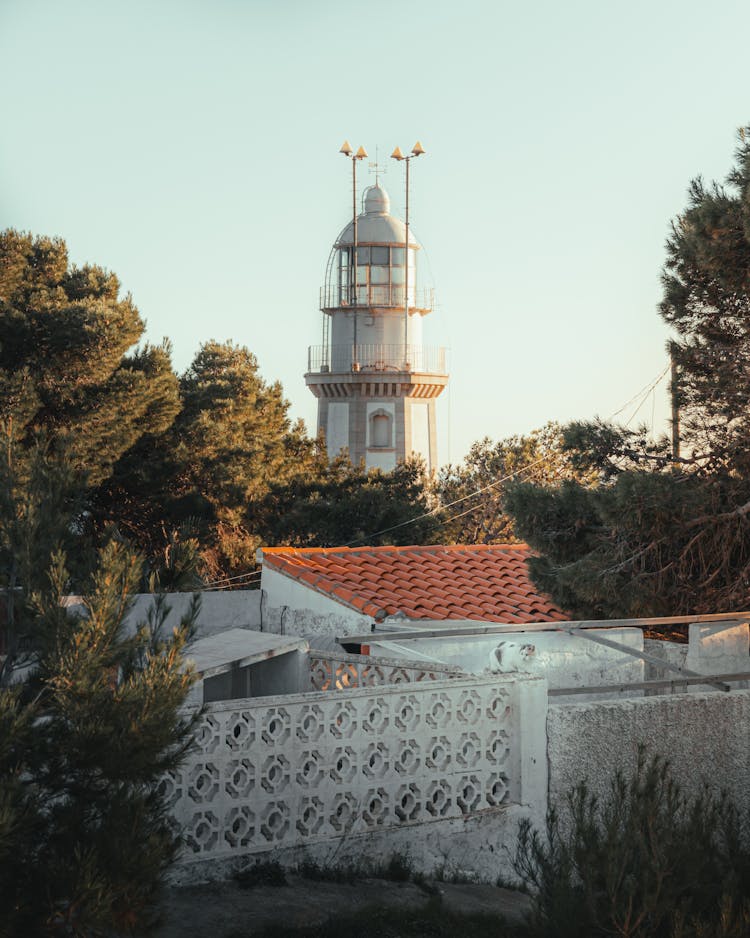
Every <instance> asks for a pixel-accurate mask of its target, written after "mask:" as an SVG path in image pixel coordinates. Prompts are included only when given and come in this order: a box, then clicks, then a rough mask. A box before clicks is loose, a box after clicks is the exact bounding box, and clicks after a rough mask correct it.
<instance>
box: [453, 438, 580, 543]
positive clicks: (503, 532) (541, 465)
mask: <svg viewBox="0 0 750 938" xmlns="http://www.w3.org/2000/svg"><path fill="white" fill-rule="evenodd" d="M591 475H592V473H591V472H590V470H586V469H583V468H581V469H576V468H575V467H574V466H573V464H572V460H571V457H570V454H569V453H568V452H566V451H565V450H564V449H563V447H562V431H561V428H560V427H559V425H558V424H556V423H548V424H546V425H545V426H544V427H542V428H541V429H540V430H534V431H533V432H532V433H530V434H528V436H512V437H509V438H508V439H505V440H500V441H499V442H496V443H494V442H493V441H492V440H490V439H489V437H485V438H484V439H483V440H479V441H478V442H477V443H474V445H473V446H472V447H471V449H470V450H469V452H468V454H467V456H466V458H465V459H464V461H463V463H461V464H460V465H458V466H452V465H448V466H445V467H444V468H443V469H441V470H440V473H439V475H438V479H437V484H436V489H437V496H438V498H439V501H440V503H441V504H442V505H446V506H452V507H449V508H446V510H445V512H444V515H443V516H442V517H443V533H442V534H441V539H442V541H443V543H447V544H512V543H515V542H517V541H518V540H519V538H518V537H517V535H516V532H515V530H514V528H513V519H512V518H511V517H510V516H509V515H508V514H507V513H506V511H505V508H504V505H503V496H504V493H505V487H506V482H510V481H511V480H512V479H515V478H521V479H523V480H525V481H527V482H534V483H535V484H537V485H548V484H554V483H556V482H559V481H560V480H561V479H563V478H574V479H580V480H581V481H582V482H584V483H585V482H587V481H588V480H589V478H590V477H591ZM456 503H457V504H456Z"/></svg>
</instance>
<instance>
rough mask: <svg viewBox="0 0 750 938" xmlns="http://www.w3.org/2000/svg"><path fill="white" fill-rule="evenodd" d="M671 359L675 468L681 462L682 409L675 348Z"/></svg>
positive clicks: (672, 348) (671, 348) (672, 350)
mask: <svg viewBox="0 0 750 938" xmlns="http://www.w3.org/2000/svg"><path fill="white" fill-rule="evenodd" d="M669 357H670V360H671V363H672V380H671V383H670V392H671V395H672V465H673V467H674V468H676V467H677V464H678V463H679V461H680V407H679V403H678V387H679V383H678V372H677V361H676V360H675V357H674V347H673V346H670V348H669Z"/></svg>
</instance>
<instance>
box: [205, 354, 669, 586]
mask: <svg viewBox="0 0 750 938" xmlns="http://www.w3.org/2000/svg"><path fill="white" fill-rule="evenodd" d="M669 367H670V366H669V364H667V365H666V367H665V368H664V369H663V370H662V371H661V372H660V373H659V374H658V375H657V376H656V377H655V378H653V379H652V380H651V381H649V382H648V384H646V385H645V386H644V387H643V388H641V390H640V391H638V393H637V394H634V395H633V397H631V398H630V399H629V400H627V401H626V402H625V403H624V404H623V405H622V406H621V407H619V408H618V409H617V410H616V411H615V412H614V413H613V414H612V415H611V416H610V417H609V418H608V422H609V421H611V420H614V418H615V417H617V416H618V415H619V414H621V413H622V412H623V410H625V408H626V407H628V406H629V405H630V404H632V403H633V401H636V400H638V398H642V400H641V401H640V403H639V404H638V406H637V407H636V409H635V410H634V411H633V413H632V414H631V416H630V418H629V420H628V422H627V423H626V424H625V426H627V425H628V424H629V423H630V421H632V419H633V418H634V417H635V415H636V414H637V413H638V411H639V410H640V409H641V407H642V406H643V403H644V401H645V400H646V399H647V398H648V394H649V393H650V392H652V391H653V390H654V389H655V388H656V386H657V385H658V384H659V382H660V381H661V380H662V379H663V378H664V376H665V375H666V373H667V372H668V371H669ZM546 459H547V457H546V456H540V458H539V459H535V460H534V461H533V462H530V463H527V464H526V465H525V466H521V467H520V468H518V469H514V470H513V471H512V472H509V473H508V474H507V475H504V476H501V477H500V478H499V479H495V480H494V481H492V482H489V483H488V484H487V485H484V486H482V487H481V488H478V489H475V490H474V491H473V492H469V493H468V494H466V495H462V496H461V497H460V498H456V499H454V500H453V501H452V502H448V503H447V504H445V505H437V506H436V507H435V508H431V509H430V510H429V511H425V512H422V514H420V515H416V516H415V517H414V518H408V519H407V520H406V521H400V522H399V523H398V524H393V525H391V526H390V527H388V528H383V529H382V530H380V531H375V532H373V533H371V534H366V535H363V536H362V537H358V538H355V539H354V540H352V541H348V542H347V543H346V544H340V545H338V546H339V548H345V547H354V546H356V545H357V544H362V543H365V542H366V541H370V540H372V539H373V538H376V537H381V536H382V535H383V534H390V533H391V532H392V531H398V530H400V529H401V528H405V527H408V526H409V525H410V524H416V523H417V522H418V521H423V520H424V519H425V518H430V517H433V516H435V515H437V514H439V513H440V512H443V511H447V510H448V509H449V508H453V507H454V506H455V505H460V504H461V503H462V502H465V501H467V500H468V499H470V498H476V497H477V496H478V495H483V494H484V493H485V492H488V491H489V490H490V489H493V488H496V487H497V486H498V485H502V484H503V482H508V481H509V480H510V479H513V478H516V477H517V476H519V475H522V474H523V473H525V472H528V471H529V470H530V469H533V468H534V467H535V466H538V465H539V464H540V463H542V462H545V461H546ZM561 472H562V467H560V468H559V469H558V470H557V472H556V473H555V476H558V475H560V473H561ZM480 507H481V504H479V505H472V506H471V507H470V508H467V509H466V510H465V511H462V512H459V514H457V515H452V516H451V517H450V518H445V519H443V520H441V521H440V522H439V524H441V525H445V524H449V523H450V522H451V521H455V520H457V519H458V518H463V517H464V516H465V515H468V514H471V512H472V511H476V509H477V508H480ZM260 575H261V571H260V570H254V571H252V572H250V573H241V574H238V575H237V576H232V577H225V578H224V579H220V580H214V581H213V582H212V583H207V584H206V585H205V586H204V589H210V588H215V589H217V590H218V589H231V586H230V585H229V584H230V583H231V582H233V581H235V580H241V579H250V578H252V577H259V576H260Z"/></svg>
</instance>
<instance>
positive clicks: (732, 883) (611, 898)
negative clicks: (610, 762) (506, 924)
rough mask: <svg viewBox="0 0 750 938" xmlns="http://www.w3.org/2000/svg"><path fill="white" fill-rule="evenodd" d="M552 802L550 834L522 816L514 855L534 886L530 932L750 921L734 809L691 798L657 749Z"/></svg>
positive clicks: (707, 937)
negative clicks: (601, 793)
mask: <svg viewBox="0 0 750 938" xmlns="http://www.w3.org/2000/svg"><path fill="white" fill-rule="evenodd" d="M561 808H562V810H558V808H557V807H554V806H553V807H552V808H551V809H550V810H549V812H548V814H547V823H546V830H545V832H544V835H542V834H540V832H538V831H535V830H534V829H533V828H532V827H531V825H530V824H529V823H528V821H522V822H521V825H520V829H519V837H518V843H517V848H516V854H515V859H514V866H515V869H516V872H517V873H518V875H519V876H520V877H521V879H522V880H523V881H524V882H525V884H526V885H527V887H528V888H529V890H530V891H531V893H532V898H533V902H534V907H533V909H534V911H533V918H532V923H531V929H530V931H531V936H533V938H537V936H538V938H568V936H569V938H597V936H605V935H619V936H621V938H662V936H663V938H719V936H723V938H733V936H736V938H740V936H742V935H746V934H747V933H748V932H747V929H748V926H750V901H748V889H750V854H748V852H747V850H746V849H745V848H744V847H743V845H742V843H741V840H740V833H739V832H740V824H739V818H738V814H737V811H736V809H735V808H734V807H733V806H732V805H731V804H730V803H729V802H728V801H727V800H726V798H724V797H719V798H716V797H713V796H711V795H710V794H709V793H708V792H706V791H704V792H702V793H701V794H700V795H698V796H697V797H695V798H692V799H690V798H688V797H687V796H686V795H685V794H684V793H683V792H682V791H681V789H680V787H679V785H678V784H677V782H676V781H675V780H674V778H673V777H672V775H671V773H670V770H669V765H668V764H667V763H666V762H665V761H664V760H662V759H660V758H659V757H658V756H657V757H653V758H652V759H650V760H648V759H647V758H646V755H645V751H644V750H643V749H642V750H641V751H640V753H639V756H638V762H637V766H636V770H635V773H634V774H633V776H632V777H631V778H626V777H625V775H624V774H623V773H622V772H618V773H616V774H615V776H614V778H613V779H612V780H611V782H610V787H609V791H608V793H607V795H606V797H605V798H604V799H602V800H601V801H599V800H598V799H597V798H596V797H595V796H594V795H592V794H591V793H590V791H589V789H588V787H587V785H586V783H585V782H583V783H581V784H579V785H578V786H576V788H575V789H574V790H573V791H572V792H570V793H569V796H568V799H567V803H566V804H565V805H563V806H561Z"/></svg>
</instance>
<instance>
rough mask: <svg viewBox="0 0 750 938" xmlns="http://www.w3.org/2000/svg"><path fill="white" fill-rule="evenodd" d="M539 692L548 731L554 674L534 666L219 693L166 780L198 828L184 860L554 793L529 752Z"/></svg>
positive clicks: (188, 835) (183, 821) (182, 822)
mask: <svg viewBox="0 0 750 938" xmlns="http://www.w3.org/2000/svg"><path fill="white" fill-rule="evenodd" d="M529 691H531V695H532V697H533V696H534V695H535V694H536V695H539V700H540V701H542V700H543V703H542V706H541V709H539V721H540V725H539V726H535V727H533V729H532V730H531V732H532V733H534V734H535V735H536V734H539V738H542V739H543V738H544V736H543V729H544V715H545V712H546V710H545V708H546V684H545V682H544V681H538V680H537V679H534V678H531V679H529V678H523V679H515V678H512V677H511V678H510V679H508V680H502V679H501V680H498V678H497V676H493V677H491V678H490V677H487V678H456V679H453V680H445V681H429V680H428V681H423V682H419V683H414V684H409V685H385V686H377V687H373V688H357V689H354V690H347V691H328V692H321V693H309V694H295V695H288V696H283V697H266V698H257V699H248V700H245V701H240V702H238V701H236V700H234V701H227V702H222V703H214V704H211V705H209V707H208V710H207V712H206V713H205V715H204V717H203V720H202V723H201V726H200V732H199V735H198V739H197V746H196V748H195V749H194V750H193V752H192V753H191V754H190V755H189V756H188V758H187V761H186V762H185V764H184V765H183V766H182V768H181V769H180V770H179V771H178V772H176V773H172V774H170V775H168V776H167V777H165V779H164V780H163V782H162V785H163V792H164V794H165V796H166V798H167V801H168V803H169V805H170V809H171V812H172V816H173V818H174V820H175V822H176V825H177V826H178V827H179V829H180V830H181V831H182V834H183V837H184V841H185V848H184V852H183V857H182V860H183V862H190V861H191V860H204V859H213V858H225V857H230V856H233V855H238V854H252V853H261V852H263V851H268V850H270V849H275V848H277V847H282V846H283V847H288V846H296V845H303V844H305V843H311V842H315V841H322V840H327V839H333V838H338V837H343V836H347V835H358V834H364V833H367V832H368V831H376V830H384V829H388V828H394V827H399V826H401V825H419V824H424V823H427V822H431V821H437V820H441V819H447V818H460V817H466V816H467V815H472V814H475V813H477V812H480V811H486V810H488V809H490V810H492V809H500V808H504V807H505V806H507V805H510V804H517V803H520V802H522V801H524V800H527V801H528V800H529V798H531V800H534V799H536V800H537V801H539V803H540V804H541V802H542V799H543V795H540V794H539V791H541V790H543V789H544V788H545V785H546V782H544V783H542V782H541V775H540V773H541V774H544V778H545V780H546V765H545V764H544V760H543V759H539V760H533V759H531V760H530V759H528V758H525V757H524V755H523V753H522V742H523V737H524V736H525V732H523V731H522V723H523V719H524V715H526V716H527V717H528V713H529V707H528V706H527V704H528V701H529V700H530V699H531V698H530V697H529ZM524 694H525V695H526V698H527V699H526V703H524V699H523V695H524ZM531 709H533V707H532V708H531ZM537 762H538V763H539V764H537ZM531 776H533V777H531ZM540 784H541V789H540V788H539V786H540ZM525 788H528V791H524V789H525Z"/></svg>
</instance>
